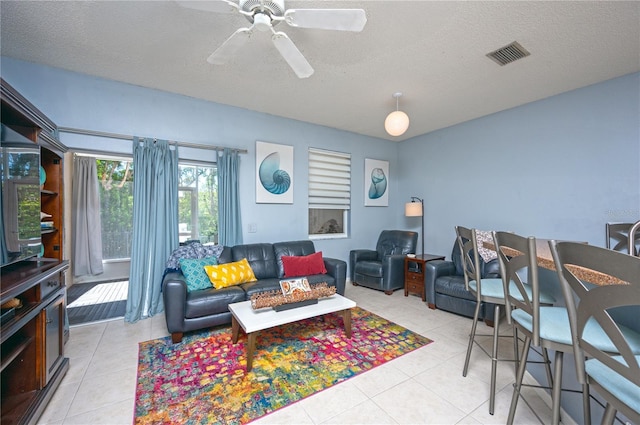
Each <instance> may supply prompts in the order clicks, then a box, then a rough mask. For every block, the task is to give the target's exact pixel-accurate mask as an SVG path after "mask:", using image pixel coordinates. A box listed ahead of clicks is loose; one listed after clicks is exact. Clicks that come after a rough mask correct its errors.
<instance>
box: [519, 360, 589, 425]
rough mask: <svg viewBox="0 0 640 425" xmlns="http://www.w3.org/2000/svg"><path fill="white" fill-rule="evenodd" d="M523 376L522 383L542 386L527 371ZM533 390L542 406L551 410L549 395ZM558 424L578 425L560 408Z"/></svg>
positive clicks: (537, 389)
mask: <svg viewBox="0 0 640 425" xmlns="http://www.w3.org/2000/svg"><path fill="white" fill-rule="evenodd" d="M524 374H525V378H524V382H536V383H537V384H538V385H542V384H540V383H539V382H538V381H537V380H536V378H534V377H533V375H531V374H530V373H529V371H525V373H524ZM534 390H535V392H536V394H537V395H538V397H540V398H541V399H542V401H543V402H544V404H546V405H547V407H549V411H551V410H553V400H552V399H551V394H550V393H548V392H547V391H545V390H544V389H543V388H534ZM560 422H562V424H563V425H578V423H577V422H576V421H575V420H574V419H573V418H572V417H571V416H570V415H569V414H568V413H567V412H565V410H564V409H563V408H562V406H560Z"/></svg>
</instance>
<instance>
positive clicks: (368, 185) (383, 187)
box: [364, 158, 390, 207]
mask: <svg viewBox="0 0 640 425" xmlns="http://www.w3.org/2000/svg"><path fill="white" fill-rule="evenodd" d="M389 187H390V181H389V161H382V160H378V159H370V158H365V160H364V206H365V207H388V206H389Z"/></svg>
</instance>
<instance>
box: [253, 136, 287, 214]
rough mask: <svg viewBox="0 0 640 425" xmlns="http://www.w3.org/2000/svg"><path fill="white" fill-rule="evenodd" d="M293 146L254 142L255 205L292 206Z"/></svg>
mask: <svg viewBox="0 0 640 425" xmlns="http://www.w3.org/2000/svg"><path fill="white" fill-rule="evenodd" d="M293 180H294V179H293V146H289V145H280V144H277V143H268V142H260V141H256V203H259V204H293Z"/></svg>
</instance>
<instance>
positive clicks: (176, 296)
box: [162, 272, 187, 333]
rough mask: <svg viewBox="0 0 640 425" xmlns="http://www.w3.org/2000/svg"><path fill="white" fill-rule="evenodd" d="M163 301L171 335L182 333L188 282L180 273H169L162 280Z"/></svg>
mask: <svg viewBox="0 0 640 425" xmlns="http://www.w3.org/2000/svg"><path fill="white" fill-rule="evenodd" d="M162 299H163V301H164V311H165V316H166V320H167V329H168V330H169V332H170V333H173V332H182V331H183V323H184V317H185V309H186V305H187V280H186V278H185V277H184V276H183V275H182V273H179V272H171V273H167V274H166V275H165V277H164V279H163V280H162Z"/></svg>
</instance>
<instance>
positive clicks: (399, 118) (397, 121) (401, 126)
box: [384, 111, 409, 136]
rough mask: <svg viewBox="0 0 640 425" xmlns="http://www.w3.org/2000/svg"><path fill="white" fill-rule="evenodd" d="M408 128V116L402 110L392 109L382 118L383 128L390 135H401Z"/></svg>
mask: <svg viewBox="0 0 640 425" xmlns="http://www.w3.org/2000/svg"><path fill="white" fill-rule="evenodd" d="M408 128H409V116H408V115H407V114H405V113H404V112H402V111H393V112H391V113H390V114H389V115H387V119H385V120H384V129H385V130H387V133H389V134H390V135H391V136H401V135H403V134H404V132H405V131H407V129H408Z"/></svg>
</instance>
